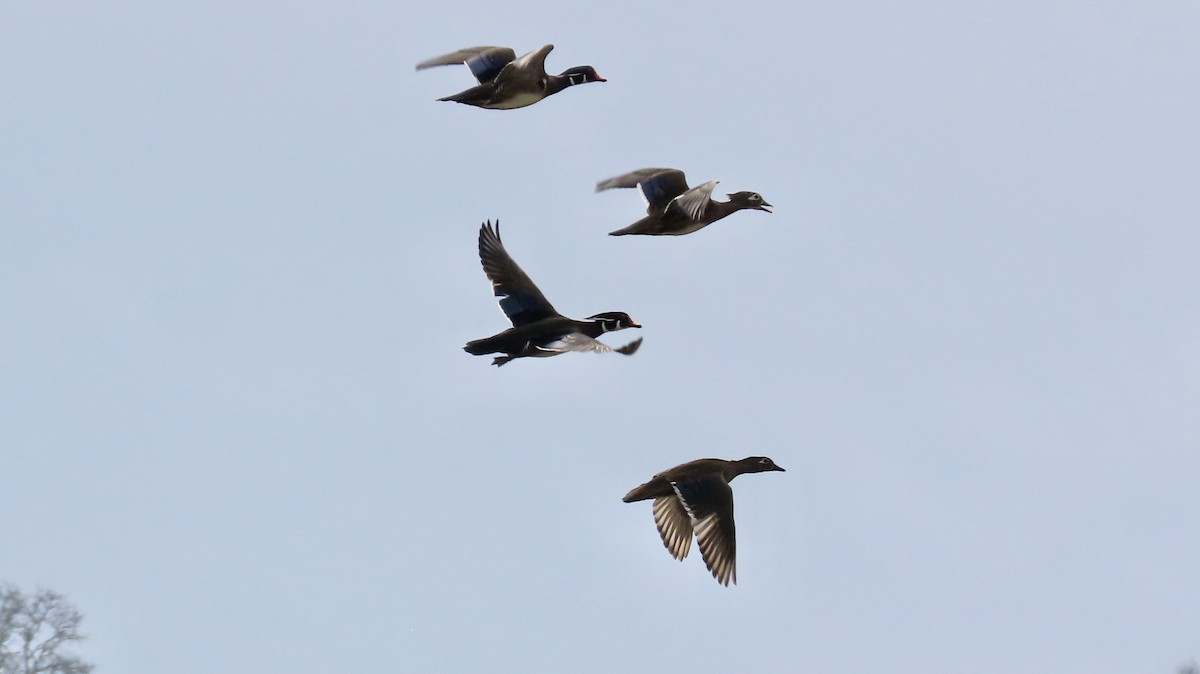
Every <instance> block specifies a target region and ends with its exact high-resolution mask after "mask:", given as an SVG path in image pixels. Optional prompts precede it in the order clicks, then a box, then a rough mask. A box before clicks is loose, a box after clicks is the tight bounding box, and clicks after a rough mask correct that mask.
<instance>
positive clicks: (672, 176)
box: [596, 168, 771, 236]
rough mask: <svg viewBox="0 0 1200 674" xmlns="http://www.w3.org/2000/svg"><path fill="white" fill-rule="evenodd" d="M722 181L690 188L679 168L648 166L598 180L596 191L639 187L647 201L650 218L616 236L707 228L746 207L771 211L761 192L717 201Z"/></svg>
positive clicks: (674, 234)
mask: <svg viewBox="0 0 1200 674" xmlns="http://www.w3.org/2000/svg"><path fill="white" fill-rule="evenodd" d="M718 182H720V181H718V180H710V181H708V182H706V183H704V184H703V185H697V186H695V187H693V188H691V189H689V188H688V184H687V178H685V177H684V176H683V171H680V170H679V169H672V168H644V169H638V170H637V171H630V172H629V173H626V174H624V175H619V176H617V177H615V178H609V179H608V180H602V181H600V182H598V183H596V191H597V192H602V191H604V190H607V189H610V188H613V187H639V188H641V190H642V197H643V198H644V199H645V200H646V217H644V218H642V219H641V220H638V221H637V222H635V223H633V224H632V225H629V226H628V227H625V228H623V229H618V230H617V231H615V232H609V234H610V235H612V236H624V235H626V234H648V235H653V236H664V235H665V236H680V235H683V234H691V233H692V232H694V231H696V230H698V229H701V228H703V227H707V226H708V225H711V224H712V223H714V222H716V221H717V220H720V219H721V218H723V217H725V216H727V215H729V214H730V213H733V212H734V211H740V210H742V209H743V208H752V209H754V210H758V211H766V212H768V213H770V212H771V204H768V203H767V202H766V201H763V198H762V195H760V194H759V193H757V192H734V193H733V194H730V195H729V201H713V199H712V192H713V188H714V187H716V186H717V183H718Z"/></svg>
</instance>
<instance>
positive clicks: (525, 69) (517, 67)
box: [505, 44, 554, 79]
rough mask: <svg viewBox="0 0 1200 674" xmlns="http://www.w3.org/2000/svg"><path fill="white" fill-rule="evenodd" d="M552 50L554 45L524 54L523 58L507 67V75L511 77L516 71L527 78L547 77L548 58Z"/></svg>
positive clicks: (543, 46)
mask: <svg viewBox="0 0 1200 674" xmlns="http://www.w3.org/2000/svg"><path fill="white" fill-rule="evenodd" d="M551 49H554V45H552V44H547V45H542V46H541V47H538V48H537V49H534V50H533V51H531V52H529V53H528V54H522V55H521V58H519V59H516V60H514V61H513V62H512V63H510V64H509V65H507V66H506V67H505V69H506V70H507V71H508V72H506V73H505V75H506V76H507V75H510V74H511V73H513V72H514V71H516V72H519V73H522V74H524V75H527V76H536V77H537V78H538V79H541V78H543V77H545V76H546V56H547V55H549V54H550V50H551Z"/></svg>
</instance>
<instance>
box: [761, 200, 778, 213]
mask: <svg viewBox="0 0 1200 674" xmlns="http://www.w3.org/2000/svg"><path fill="white" fill-rule="evenodd" d="M772 208H774V206H772V205H771V204H768V203H767V202H765V201H764V202H762V203H761V204H759V206H758V210H760V211H766V212H768V213H772V212H774V211H772V210H771V209H772Z"/></svg>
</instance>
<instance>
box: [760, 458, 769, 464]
mask: <svg viewBox="0 0 1200 674" xmlns="http://www.w3.org/2000/svg"><path fill="white" fill-rule="evenodd" d="M758 462H759V463H761V464H764V465H765V464H768V463H771V460H770V459H767V458H762V459H759V460H758Z"/></svg>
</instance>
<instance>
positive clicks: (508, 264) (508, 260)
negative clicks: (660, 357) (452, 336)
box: [463, 220, 642, 367]
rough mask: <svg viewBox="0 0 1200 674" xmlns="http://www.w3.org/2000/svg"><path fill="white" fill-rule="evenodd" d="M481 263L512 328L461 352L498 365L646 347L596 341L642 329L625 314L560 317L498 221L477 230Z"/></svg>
mask: <svg viewBox="0 0 1200 674" xmlns="http://www.w3.org/2000/svg"><path fill="white" fill-rule="evenodd" d="M479 261H480V262H481V263H482V264H483V272H484V273H485V274H487V277H488V279H489V280H490V281H491V282H492V290H493V291H494V292H495V295H496V297H499V298H500V310H501V311H503V312H504V314H505V315H506V316H508V319H509V320H510V321H512V325H513V326H512V327H511V328H509V329H507V330H505V331H504V332H500V333H497V334H495V335H492V336H491V337H484V338H483V339H476V340H474V341H470V342H467V345H466V346H464V347H463V350H464V351H466V352H467V353H469V354H472V355H475V356H483V355H486V354H491V353H500V354H503V355H501V356H497V357H495V358H494V359H492V365H495V366H497V367H499V366H502V365H504V364H505V363H507V362H509V361H511V360H514V359H517V358H525V357H534V358H546V357H549V356H557V355H559V354H562V353H567V352H569V351H591V352H593V353H607V352H610V351H615V352H617V353H620V354H624V355H626V356H631V355H633V354H634V353H635V352H636V351H637V350H638V347H640V346H641V345H642V338H641V337H639V338H637V339H635V340H633V341H632V342H629V343H628V344H626V345H624V346H622V347H620V348H616V349H614V348H612V347H610V346H608V345H607V344H604V343H603V342H601V341H599V340H597V339H596V338H597V337H599V336H600V335H602V334H604V333H606V332H613V331H615V330H624V329H625V328H640V327H642V326H641V325H638V324H637V323H635V322H634V321H633V319H632V318H630V317H629V314H627V313H624V312H621V311H605V312H603V313H599V314H595V315H592V316H588V317H587V318H585V319H583V320H576V319H573V318H567V317H566V316H563V315H562V314H560V313H558V311H556V310H555V309H554V307H553V306H552V305H551V304H550V302H549V300H547V299H546V296H545V295H543V294H542V291H541V290H538V287H537V286H536V285H534V283H533V280H531V279H530V278H529V276H528V275H527V274H526V273H525V272H524V271H522V269H521V268H520V267H519V266H517V263H516V262H515V261H513V259H512V257H510V256H509V254H508V252H507V251H506V250H504V244H503V243H502V242H501V241H500V221H499V220H497V221H496V226H495V227H494V228H493V227H492V222H491V221H490V220H489V221H487V222H485V223H483V225H482V226H481V227H480V228H479Z"/></svg>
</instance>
